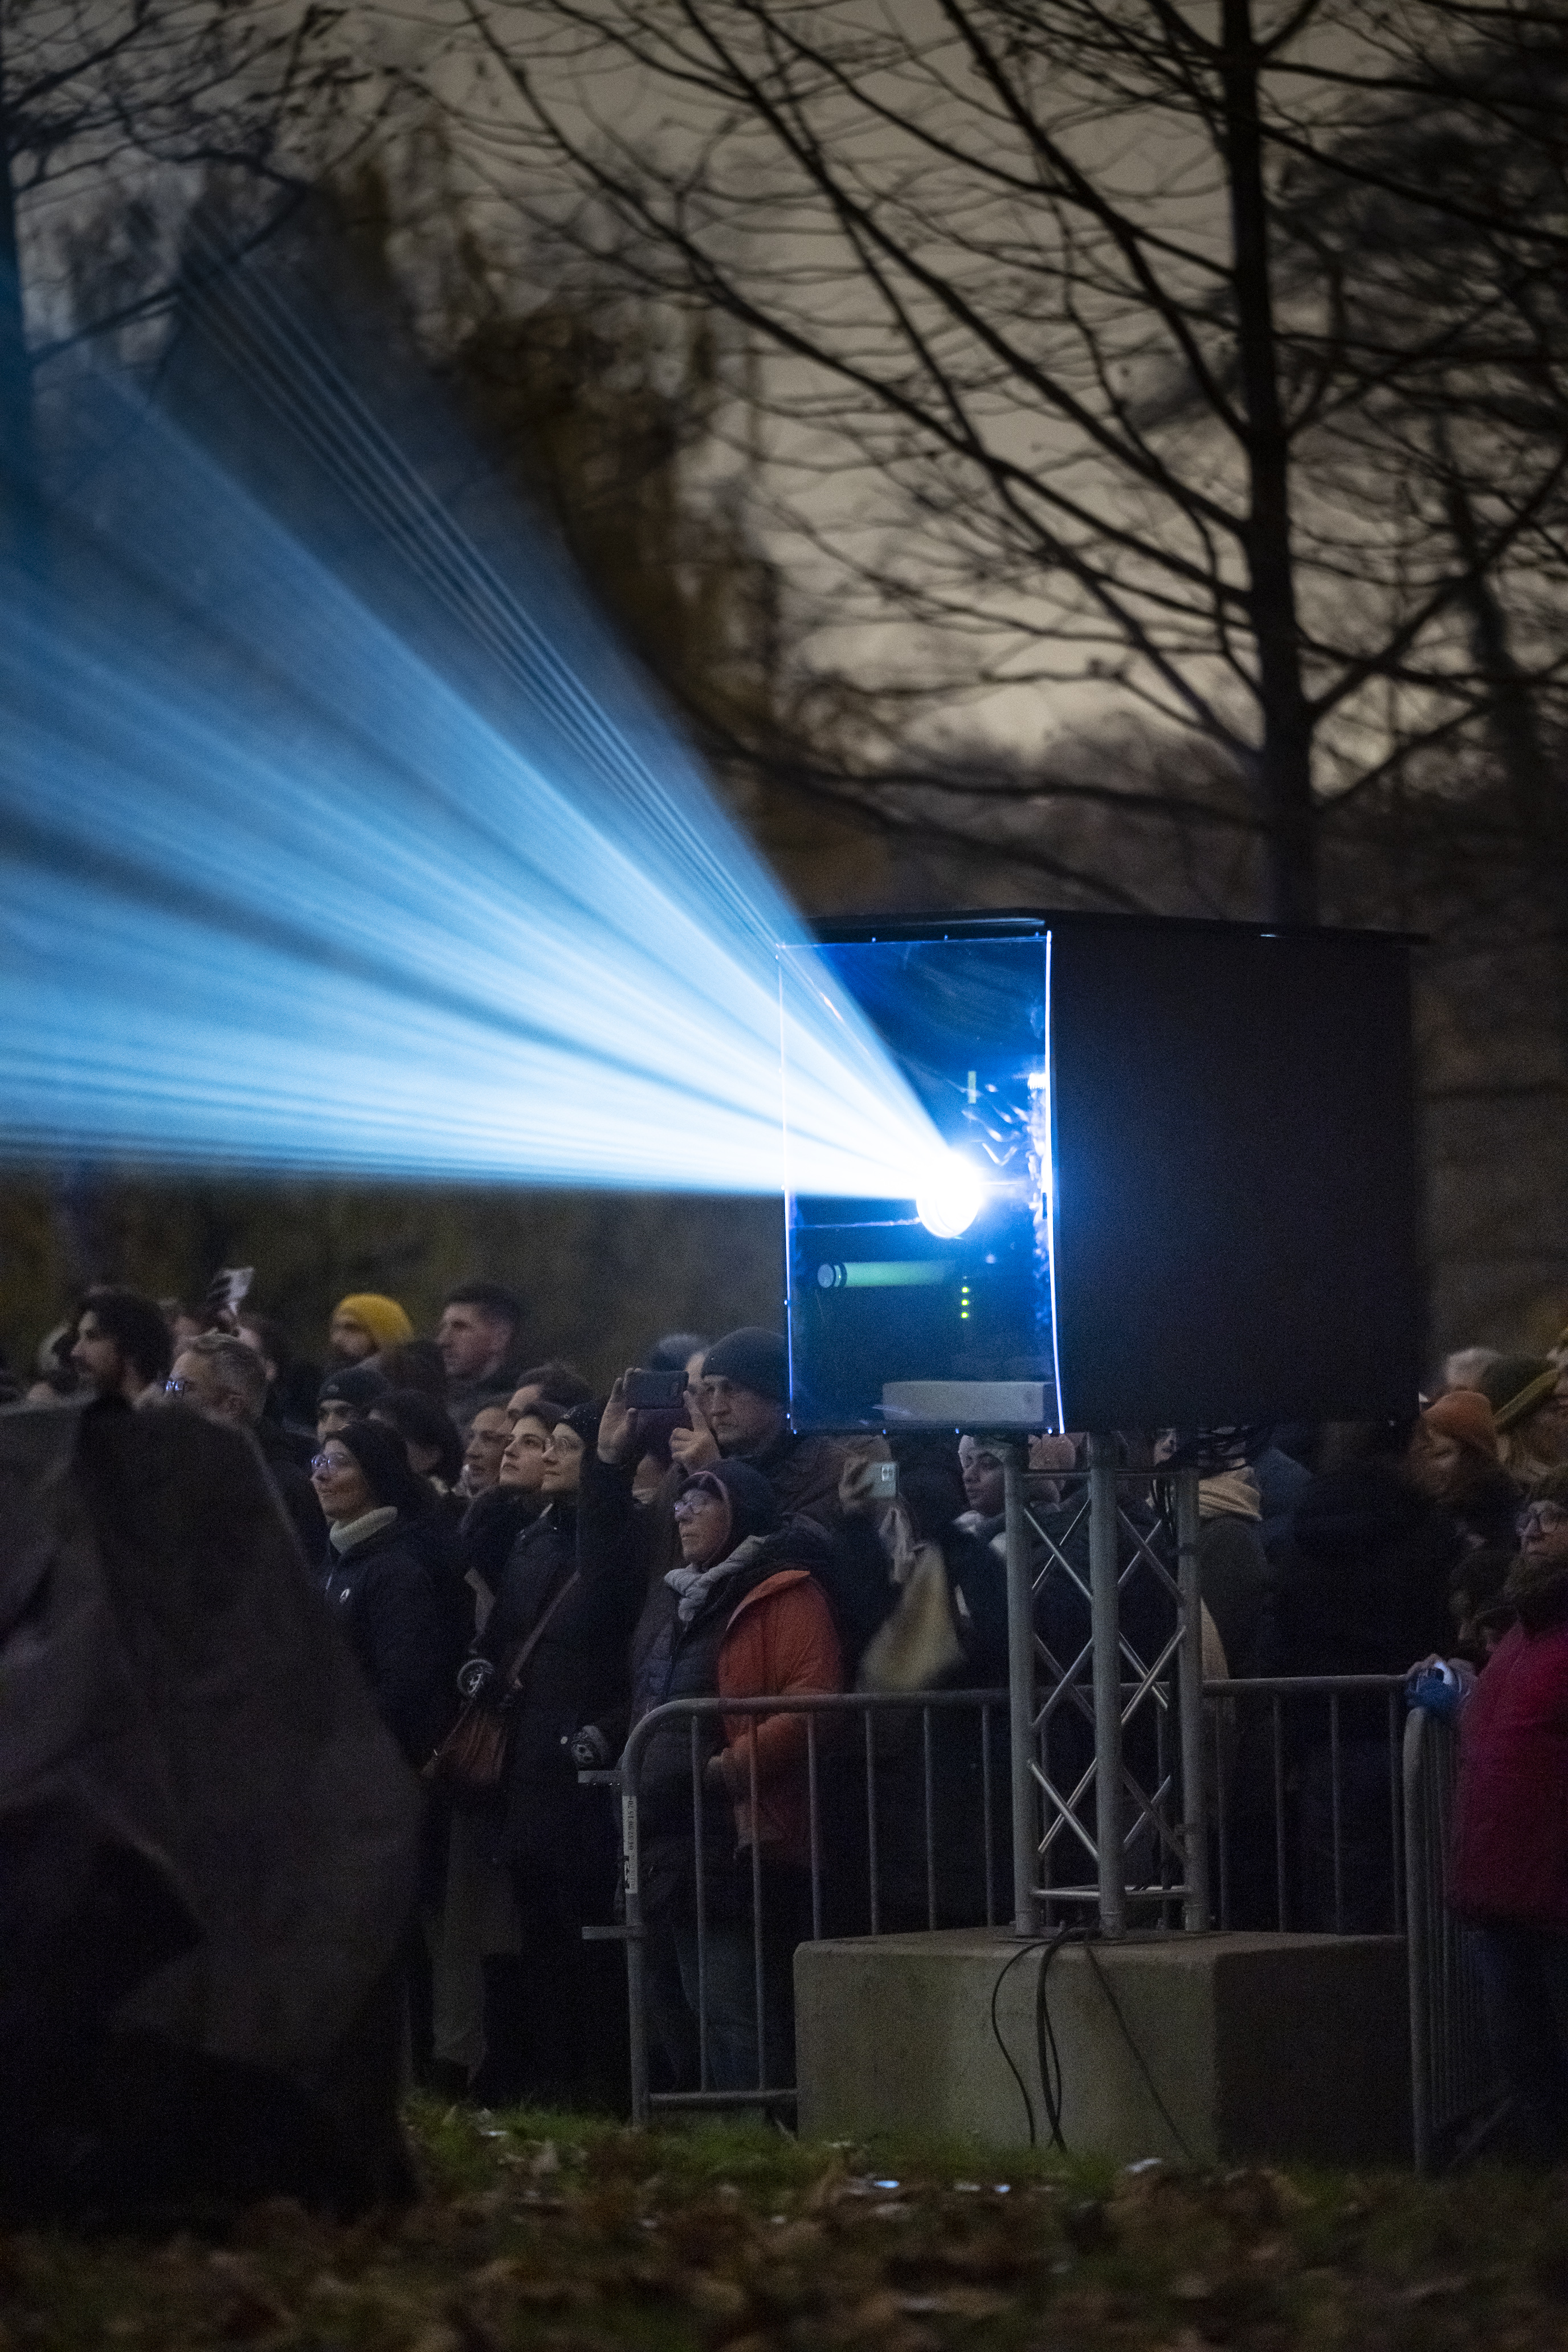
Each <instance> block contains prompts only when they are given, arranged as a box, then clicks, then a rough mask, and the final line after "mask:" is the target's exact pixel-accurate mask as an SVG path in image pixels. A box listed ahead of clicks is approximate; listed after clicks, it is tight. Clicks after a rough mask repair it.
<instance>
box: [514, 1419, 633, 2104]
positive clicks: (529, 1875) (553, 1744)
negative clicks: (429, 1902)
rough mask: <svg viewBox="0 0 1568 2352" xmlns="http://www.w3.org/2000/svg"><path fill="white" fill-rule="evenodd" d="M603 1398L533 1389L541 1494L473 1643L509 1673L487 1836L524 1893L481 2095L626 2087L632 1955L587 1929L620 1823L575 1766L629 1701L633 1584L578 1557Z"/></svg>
mask: <svg viewBox="0 0 1568 2352" xmlns="http://www.w3.org/2000/svg"><path fill="white" fill-rule="evenodd" d="M599 1415H600V1407H599V1406H598V1404H596V1403H594V1402H589V1403H586V1404H577V1405H573V1406H572V1407H570V1408H569V1409H563V1408H562V1407H561V1406H559V1405H551V1404H549V1403H547V1402H545V1401H543V1400H541V1401H540V1402H539V1403H538V1404H536V1405H534V1406H533V1407H531V1409H530V1411H529V1412H526V1413H523V1414H521V1415H520V1416H519V1418H518V1421H517V1423H516V1425H515V1427H514V1429H513V1433H512V1439H513V1443H519V1442H520V1441H521V1440H523V1439H525V1438H527V1437H528V1436H529V1435H531V1434H532V1433H542V1437H543V1444H542V1448H541V1450H540V1455H539V1461H540V1472H541V1475H540V1487H539V1492H540V1494H541V1496H542V1498H543V1508H542V1510H541V1511H540V1513H539V1516H538V1517H536V1518H534V1519H532V1520H531V1522H530V1523H529V1524H528V1525H527V1526H526V1527H525V1528H523V1529H522V1531H521V1534H520V1535H519V1536H518V1537H517V1538H516V1539H515V1541H514V1542H513V1544H512V1547H511V1549H510V1553H509V1554H508V1557H507V1559H506V1564H505V1566H504V1568H503V1569H502V1570H501V1573H500V1584H499V1587H498V1590H497V1592H496V1599H495V1606H494V1608H493V1609H492V1610H491V1611H490V1612H489V1616H488V1618H487V1619H486V1621H485V1628H484V1632H483V1633H482V1634H481V1635H480V1636H479V1641H478V1642H477V1643H476V1644H475V1652H474V1654H475V1656H476V1657H477V1658H481V1659H484V1660H486V1661H488V1662H489V1664H490V1665H491V1666H492V1668H493V1670H494V1671H495V1673H496V1674H497V1675H500V1676H502V1677H504V1678H505V1679H506V1680H507V1681H508V1682H510V1684H511V1685H512V1686H513V1687H514V1689H515V1694H516V1695H515V1697H514V1698H513V1700H512V1704H511V1732H510V1743H509V1748H508V1757H507V1772H506V1780H505V1785H504V1788H503V1790H501V1792H500V1801H499V1803H498V1805H497V1806H496V1808H495V1809H494V1811H493V1816H492V1823H491V1827H492V1850H493V1852H494V1853H495V1855H496V1857H497V1859H498V1860H499V1862H500V1864H501V1865H502V1866H503V1867H504V1868H505V1870H506V1871H507V1873H508V1874H509V1876H510V1882H511V1888H512V1893H513V1895H514V1897H515V1901H516V1906H517V1916H518V1920H519V1925H520V1940H521V1951H520V1952H519V1954H518V1955H517V1956H516V1958H493V1959H491V1960H489V1961H488V1962H487V1965H486V1971H485V1974H486V2002H485V2044H486V2055H485V2062H484V2065H483V2067H482V2068H481V2070H480V2074H479V2077H478V2079H477V2080H476V2083H475V2086H474V2089H475V2095H476V2096H478V2097H480V2098H483V2099H485V2100H486V2101H487V2103H489V2104H490V2105H494V2104H495V2103H496V2102H497V2101H498V2100H500V2099H517V2098H527V2099H530V2100H533V2101H536V2102H541V2103H543V2104H546V2105H579V2106H580V2105H587V2106H590V2107H598V2108H611V2109H616V2110H624V2108H625V2105H626V2099H627V2096H628V2090H627V2085H628V2081H629V2058H628V2050H627V2034H626V1982H625V1969H624V1966H623V1964H622V1961H621V1957H620V1953H619V1950H618V1948H616V1945H615V1944H614V1943H610V1942H604V1941H595V1942H586V1943H585V1942H584V1937H583V1929H584V1927H606V1926H608V1925H610V1924H611V1921H612V1918H613V1914H614V1905H615V1892H616V1846H615V1823H614V1821H613V1819H612V1817H611V1813H610V1809H609V1808H608V1806H606V1805H605V1802H604V1800H603V1795H602V1792H601V1791H600V1790H596V1789H592V1788H589V1789H584V1788H582V1787H580V1786H579V1784H578V1780H577V1769H578V1767H577V1763H576V1760H575V1758H574V1754H573V1746H574V1742H575V1740H576V1739H577V1738H578V1736H579V1734H580V1733H581V1732H582V1731H583V1729H584V1727H585V1726H587V1725H589V1724H592V1723H595V1722H596V1721H597V1720H598V1719H599V1718H600V1717H602V1716H604V1715H605V1714H611V1713H614V1712H615V1711H616V1709H617V1708H624V1707H625V1706H626V1692H627V1664H626V1661H627V1649H628V1644H629V1642H630V1638H631V1631H632V1626H633V1624H634V1623H635V1622H636V1619H637V1607H638V1604H639V1603H640V1601H641V1597H642V1596H641V1595H640V1594H635V1593H628V1592H626V1591H625V1590H624V1588H623V1586H622V1585H621V1583H620V1582H619V1581H618V1580H616V1578H614V1577H613V1576H609V1575H605V1574H600V1573H597V1572H596V1570H595V1563H594V1562H593V1561H591V1560H590V1561H587V1562H586V1563H581V1562H580V1553H579V1546H578V1541H577V1510H578V1493H579V1487H580V1485H581V1479H582V1472H583V1463H584V1455H585V1454H588V1453H590V1452H591V1451H592V1450H593V1448H594V1445H595V1441H596V1438H597V1435H598V1427H599Z"/></svg>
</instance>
